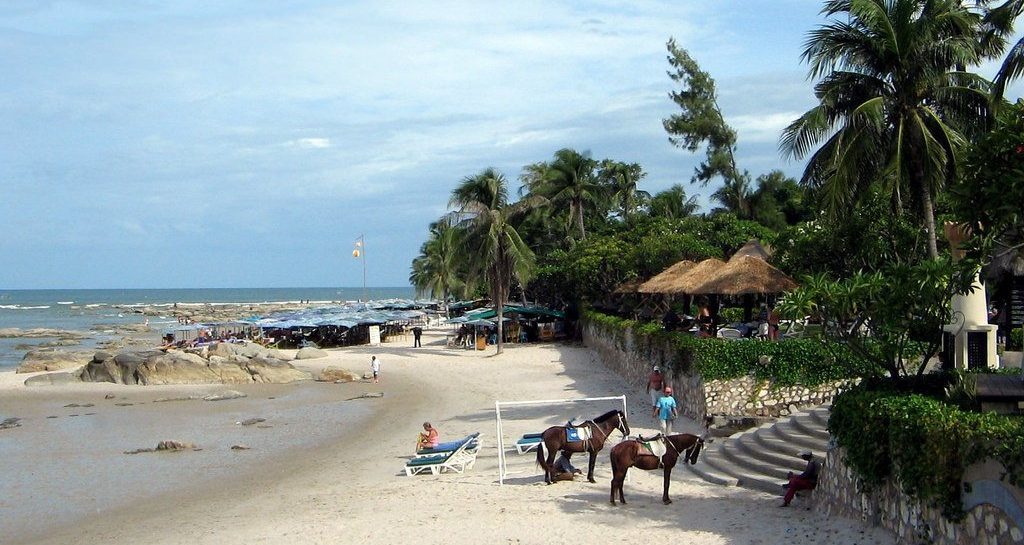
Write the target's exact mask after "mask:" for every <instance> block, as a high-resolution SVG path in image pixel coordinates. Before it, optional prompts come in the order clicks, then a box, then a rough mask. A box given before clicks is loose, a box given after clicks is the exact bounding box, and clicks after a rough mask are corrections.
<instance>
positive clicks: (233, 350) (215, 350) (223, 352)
mask: <svg viewBox="0 0 1024 545" xmlns="http://www.w3.org/2000/svg"><path fill="white" fill-rule="evenodd" d="M237 346H238V345H236V344H233V343H216V344H214V345H213V346H211V347H210V358H211V359H212V358H213V357H214V356H218V357H221V358H229V357H231V356H234V355H235V354H237V353H238V349H237Z"/></svg>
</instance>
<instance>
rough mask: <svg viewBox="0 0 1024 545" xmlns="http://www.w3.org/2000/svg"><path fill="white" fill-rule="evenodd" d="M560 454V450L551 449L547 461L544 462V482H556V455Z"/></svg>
mask: <svg viewBox="0 0 1024 545" xmlns="http://www.w3.org/2000/svg"><path fill="white" fill-rule="evenodd" d="M557 455H558V450H551V451H550V452H548V459H547V463H546V464H544V471H545V473H544V482H545V483H547V484H554V483H555V456H557Z"/></svg>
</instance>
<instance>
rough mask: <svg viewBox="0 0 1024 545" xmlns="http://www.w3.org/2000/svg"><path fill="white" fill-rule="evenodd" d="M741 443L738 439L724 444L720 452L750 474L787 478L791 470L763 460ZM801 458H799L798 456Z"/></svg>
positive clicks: (765, 477)
mask: <svg viewBox="0 0 1024 545" xmlns="http://www.w3.org/2000/svg"><path fill="white" fill-rule="evenodd" d="M740 445H741V443H740V442H739V441H738V440H737V441H736V442H735V443H733V444H731V445H725V446H723V447H722V448H721V449H720V450H719V452H720V453H721V454H722V456H724V457H725V459H727V460H729V461H730V462H731V463H732V464H733V465H735V466H737V467H742V468H743V469H744V470H745V471H747V472H748V474H751V475H755V476H758V477H761V478H764V479H776V480H777V479H782V480H785V479H786V473H787V472H788V471H791V470H789V469H785V468H784V467H780V466H779V465H778V464H776V463H774V462H771V461H767V460H762V459H761V458H758V457H755V456H752V455H751V453H750V452H749V451H747V450H746V449H743V448H742V447H741V446H740ZM798 459H799V458H798Z"/></svg>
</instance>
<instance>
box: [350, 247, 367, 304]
mask: <svg viewBox="0 0 1024 545" xmlns="http://www.w3.org/2000/svg"><path fill="white" fill-rule="evenodd" d="M352 257H355V258H359V259H362V261H363V302H365V303H369V302H370V298H369V296H368V295H367V293H366V239H365V238H364V236H363V235H359V238H357V239H356V249H355V250H353V251H352Z"/></svg>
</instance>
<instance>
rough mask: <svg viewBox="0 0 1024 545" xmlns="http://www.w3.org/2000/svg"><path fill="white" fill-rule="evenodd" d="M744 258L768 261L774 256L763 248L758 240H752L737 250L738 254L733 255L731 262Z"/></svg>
mask: <svg viewBox="0 0 1024 545" xmlns="http://www.w3.org/2000/svg"><path fill="white" fill-rule="evenodd" d="M743 256H750V257H756V258H758V259H762V260H764V261H768V258H770V257H771V256H772V253H771V251H770V250H768V249H766V248H765V247H764V246H762V245H761V243H760V242H758V241H757V240H756V239H750V240H748V241H747V243H746V244H744V245H743V247H742V248H740V249H739V250H736V253H734V254H732V257H730V258H729V261H732V260H733V259H736V258H739V257H743Z"/></svg>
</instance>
